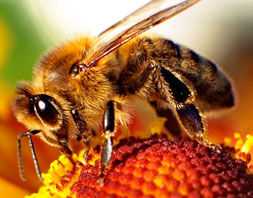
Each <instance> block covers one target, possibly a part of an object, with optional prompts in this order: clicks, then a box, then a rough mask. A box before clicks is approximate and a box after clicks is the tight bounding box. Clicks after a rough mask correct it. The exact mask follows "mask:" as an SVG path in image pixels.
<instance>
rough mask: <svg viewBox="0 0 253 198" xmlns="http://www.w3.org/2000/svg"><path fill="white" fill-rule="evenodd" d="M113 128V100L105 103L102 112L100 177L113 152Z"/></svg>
mask: <svg viewBox="0 0 253 198" xmlns="http://www.w3.org/2000/svg"><path fill="white" fill-rule="evenodd" d="M114 129H115V115H114V104H113V101H109V102H108V103H107V105H106V110H105V114H104V133H105V141H104V144H103V148H102V155H101V172H100V176H101V177H102V176H103V175H104V174H105V171H106V166H107V165H108V164H109V162H110V159H111V156H112V152H113V136H112V134H113V132H114Z"/></svg>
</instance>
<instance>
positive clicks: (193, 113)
mask: <svg viewBox="0 0 253 198" xmlns="http://www.w3.org/2000/svg"><path fill="white" fill-rule="evenodd" d="M177 115H178V117H179V119H180V121H181V123H182V125H183V126H184V128H185V129H186V132H187V133H188V135H189V136H190V137H191V138H193V139H194V140H196V141H197V142H199V143H200V144H202V145H204V146H207V147H209V148H212V149H215V150H216V151H218V152H219V151H220V150H221V146H220V145H218V144H213V143H211V142H209V141H208V140H206V139H205V128H204V124H203V117H202V116H201V115H200V113H199V111H198V109H197V108H196V107H195V105H194V104H190V105H186V106H182V107H179V108H177Z"/></svg>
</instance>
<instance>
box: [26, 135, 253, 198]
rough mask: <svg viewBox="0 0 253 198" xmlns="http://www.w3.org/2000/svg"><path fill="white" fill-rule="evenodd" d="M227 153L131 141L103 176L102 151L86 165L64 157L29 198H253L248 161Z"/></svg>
mask: <svg viewBox="0 0 253 198" xmlns="http://www.w3.org/2000/svg"><path fill="white" fill-rule="evenodd" d="M239 139H240V138H239ZM229 148H230V147H223V150H222V151H221V152H220V153H219V152H217V151H215V150H213V149H210V148H207V147H204V146H202V145H200V144H198V143H197V142H195V141H193V140H190V139H189V138H179V139H177V140H168V139H167V138H157V136H153V137H152V138H149V139H146V140H141V139H135V138H130V139H128V140H122V141H120V142H119V144H118V145H116V146H115V150H114V153H113V155H112V159H111V162H110V164H109V166H108V168H107V171H106V174H105V175H104V176H103V177H101V176H100V157H99V156H100V154H99V152H98V151H93V152H92V153H91V154H90V156H89V157H88V160H87V161H84V160H83V157H82V156H83V152H81V153H80V154H79V155H75V156H73V157H72V160H70V159H69V158H67V157H65V156H60V158H59V159H58V160H56V161H54V162H53V163H52V164H51V166H50V169H49V171H48V173H47V174H44V175H43V178H44V186H43V187H41V188H40V190H39V192H38V193H36V194H33V195H31V196H30V197H77V198H79V197H80V198H81V197H131V198H135V197H138V198H142V197H145V198H155V197H159V198H165V197H180V198H181V197H182V198H183V197H192V198H193V197H196V198H197V197H238V196H239V195H240V197H253V188H252V186H253V174H251V173H250V172H249V163H250V161H248V160H245V159H242V158H239V157H237V155H238V154H237V153H238V152H237V151H235V152H234V153H233V152H229V151H227V150H231V149H229ZM250 148H252V136H247V139H246V141H244V142H243V143H242V144H241V147H240V152H242V151H244V152H248V151H249V150H250ZM234 150H236V149H234ZM248 154H249V153H248Z"/></svg>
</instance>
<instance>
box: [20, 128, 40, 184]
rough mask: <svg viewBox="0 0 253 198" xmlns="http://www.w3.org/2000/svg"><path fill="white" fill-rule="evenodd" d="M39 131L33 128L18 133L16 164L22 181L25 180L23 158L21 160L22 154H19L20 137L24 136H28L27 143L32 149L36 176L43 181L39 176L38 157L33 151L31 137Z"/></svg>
mask: <svg viewBox="0 0 253 198" xmlns="http://www.w3.org/2000/svg"><path fill="white" fill-rule="evenodd" d="M39 132H41V131H39V130H33V131H28V132H25V133H22V134H20V135H18V164H19V174H20V178H21V179H22V180H23V181H25V176H24V168H23V160H22V155H21V138H22V137H24V136H28V139H29V145H30V148H31V151H32V156H33V162H34V165H35V169H36V172H37V176H38V178H39V179H40V181H43V179H42V177H41V172H40V167H39V164H38V159H37V156H36V153H35V149H34V146H33V141H32V137H31V136H32V135H35V134H37V133H39Z"/></svg>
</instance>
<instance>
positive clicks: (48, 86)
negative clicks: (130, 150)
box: [13, 0, 234, 179]
mask: <svg viewBox="0 0 253 198" xmlns="http://www.w3.org/2000/svg"><path fill="white" fill-rule="evenodd" d="M197 2H198V0H186V1H183V2H181V3H179V4H176V5H174V6H171V7H168V5H167V1H166V0H153V1H150V2H149V3H148V4H146V5H144V6H143V7H141V8H140V9H138V10H137V11H135V12H133V13H132V14H130V15H129V16H127V17H125V18H124V19H122V20H121V21H119V22H118V23H116V24H115V25H113V26H111V27H109V28H108V29H107V30H105V31H103V32H102V33H100V34H99V35H98V36H95V37H93V36H89V35H88V36H80V37H77V38H75V39H73V40H70V41H68V42H66V43H64V44H62V45H60V46H59V47H56V48H54V49H52V50H50V51H49V52H48V53H47V54H46V55H45V56H44V57H43V58H42V59H41V60H40V61H39V62H38V64H37V66H36V67H35V70H34V78H33V81H32V82H22V83H20V84H19V85H18V86H17V96H16V98H15V100H14V102H13V108H14V112H15V114H16V117H17V119H18V121H19V122H21V123H23V124H25V125H26V127H27V128H28V130H29V131H28V132H25V133H22V134H20V135H19V136H18V157H19V166H20V175H21V178H22V179H25V177H24V172H23V163H22V158H21V138H22V137H25V136H28V138H29V141H30V146H31V150H32V154H33V158H34V163H35V167H36V170H37V174H38V176H39V178H40V179H42V178H41V174H40V170H39V166H38V162H37V158H36V155H35V152H34V148H33V144H32V138H31V136H32V135H37V136H39V137H40V138H42V139H43V140H44V141H45V142H47V143H48V144H50V145H52V146H55V147H58V148H59V149H60V150H61V152H63V153H65V154H66V155H68V156H71V154H72V153H73V152H77V149H80V148H81V147H86V149H87V152H86V153H85V156H84V157H87V156H88V154H89V151H90V149H91V148H92V147H93V146H94V144H93V138H94V137H98V138H99V140H100V141H99V143H98V144H99V145H98V146H101V147H102V151H101V176H103V174H104V173H105V169H106V167H107V165H108V163H109V162H110V159H111V155H112V152H113V141H114V139H113V136H114V135H115V133H116V132H117V129H118V127H119V126H120V125H128V124H129V122H130V121H131V115H132V112H133V109H134V108H133V106H134V103H135V101H136V100H143V101H146V102H148V103H149V104H150V105H151V106H152V107H153V108H154V110H155V112H156V113H157V115H158V116H163V117H166V122H165V127H166V128H167V129H168V131H170V132H172V133H178V131H180V130H181V128H182V129H184V130H185V131H186V132H187V134H188V135H189V136H190V137H191V138H193V139H195V140H196V141H198V142H199V143H201V144H203V145H205V146H208V147H210V148H213V149H217V151H218V150H219V149H220V146H219V145H216V144H213V143H211V142H209V141H207V140H206V139H205V133H206V121H205V114H206V113H208V112H211V111H214V110H220V109H226V108H230V107H232V106H233V105H234V94H233V90H232V86H231V83H230V82H229V80H228V79H227V77H226V75H225V74H224V73H223V72H222V71H221V70H220V69H219V68H218V67H217V66H216V65H215V64H214V63H212V62H211V61H209V60H207V59H205V58H203V57H201V56H200V55H198V54H197V53H195V52H194V51H192V50H190V49H188V48H186V47H183V46H181V45H178V44H176V43H174V42H172V41H170V40H168V39H166V38H162V37H160V36H156V35H149V34H142V35H140V34H141V33H143V32H145V31H147V30H148V29H150V28H152V27H154V26H155V25H158V24H160V23H162V22H163V21H165V20H167V19H169V18H170V17H172V16H174V15H176V14H178V13H180V12H182V11H183V10H185V9H187V8H189V7H190V6H192V5H194V4H195V3H197ZM160 6H164V8H163V9H160V8H159V7H160ZM133 22H135V23H134V25H131V24H133ZM122 27H124V28H123V30H122V31H121V32H119V31H118V29H121V28H122Z"/></svg>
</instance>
